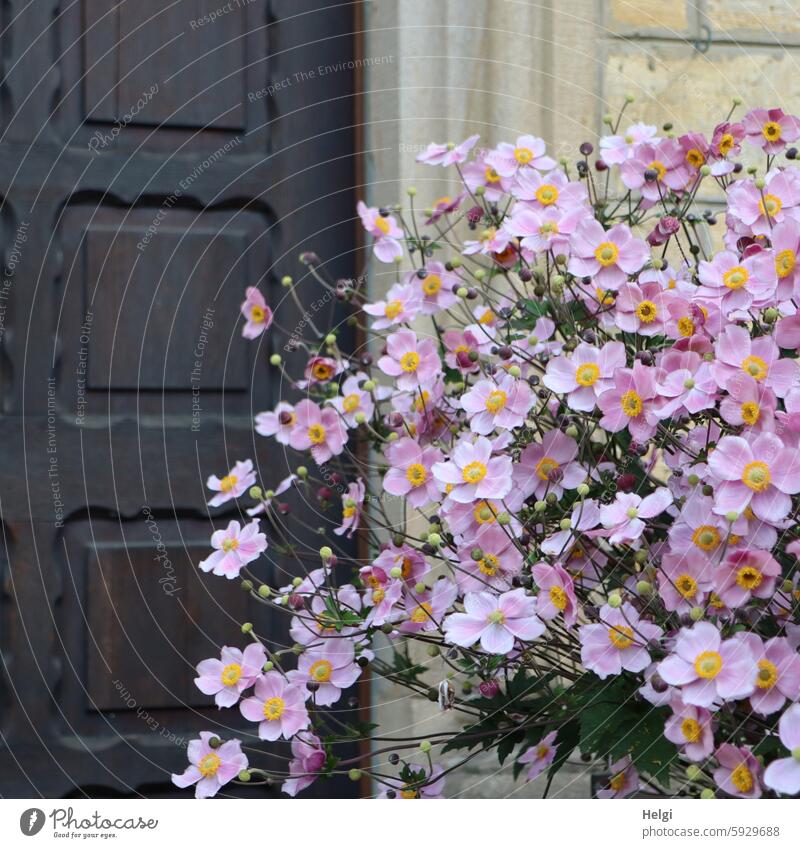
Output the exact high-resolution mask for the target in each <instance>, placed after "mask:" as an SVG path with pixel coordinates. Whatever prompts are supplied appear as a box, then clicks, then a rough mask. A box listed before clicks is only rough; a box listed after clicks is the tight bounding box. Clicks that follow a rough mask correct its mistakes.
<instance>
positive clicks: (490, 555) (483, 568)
mask: <svg viewBox="0 0 800 848" xmlns="http://www.w3.org/2000/svg"><path fill="white" fill-rule="evenodd" d="M473 553H475V554H478V553H479V554H480V556H477V557H476V556H473ZM458 556H459V560H460V563H461V567H460V570H459V571H458V572H457V573H456V579H457V581H458V585H459V587H460V588H461V590H462V591H463V592H480V591H484V590H485V589H486V588H487V586H488V587H490V588H492V589H496V590H497V591H499V592H503V591H505V590H507V589H510V588H511V580H512V578H513V577H515V576H517V575H518V574H520V572H521V571H522V554H521V553H520V552H519V550H518V549H517V547H516V545H515V544H514V540H513V538H511V537H510V536H509V534H508V533H506V531H505V530H504V529H503V528H502V527H500V526H499V525H497V524H484V525H483V526H482V527H481V528H480V529H479V530H478V532H477V533H476V534H475V535H474V536H473V537H471V538H470V539H469V540H467V541H465V542H464V544H463V545H461V546H460V547H459V549H458Z"/></svg>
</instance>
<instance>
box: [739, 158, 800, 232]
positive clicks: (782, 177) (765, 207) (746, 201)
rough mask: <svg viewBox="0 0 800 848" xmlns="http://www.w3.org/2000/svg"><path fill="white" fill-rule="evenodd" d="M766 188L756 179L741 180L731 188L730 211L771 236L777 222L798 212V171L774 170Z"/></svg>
mask: <svg viewBox="0 0 800 848" xmlns="http://www.w3.org/2000/svg"><path fill="white" fill-rule="evenodd" d="M764 182H765V185H764V187H763V188H756V185H755V182H754V181H753V180H737V181H736V182H735V183H733V185H731V187H730V188H729V189H728V210H729V214H730V215H733V216H734V217H736V218H738V219H739V220H740V221H741V222H742V223H743V224H744V225H745V226H746V227H749V228H750V231H751V232H752V233H753V234H754V235H757V236H770V237H771V235H772V229H773V227H774V226H775V224H780V223H781V222H782V221H785V220H787V215H792V213H793V211H794V212H795V214H796V210H795V209H794V208H795V207H797V205H798V203H800V180H798V177H797V174H796V173H795V172H794V171H780V170H777V169H774V170H772V171H770V172H769V173H768V174H767V176H766V177H765V179H764Z"/></svg>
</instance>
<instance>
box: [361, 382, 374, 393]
mask: <svg viewBox="0 0 800 848" xmlns="http://www.w3.org/2000/svg"><path fill="white" fill-rule="evenodd" d="M361 388H362V389H364V391H365V392H374V391H375V381H374V380H365V381H364V385H363V386H362V387H361Z"/></svg>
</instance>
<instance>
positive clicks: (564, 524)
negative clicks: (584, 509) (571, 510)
mask: <svg viewBox="0 0 800 848" xmlns="http://www.w3.org/2000/svg"><path fill="white" fill-rule="evenodd" d="M558 526H559V527H560V528H561V529H562V530H569V529H570V528H571V527H572V520H571V519H569V518H562V519H561V521H559V522H558Z"/></svg>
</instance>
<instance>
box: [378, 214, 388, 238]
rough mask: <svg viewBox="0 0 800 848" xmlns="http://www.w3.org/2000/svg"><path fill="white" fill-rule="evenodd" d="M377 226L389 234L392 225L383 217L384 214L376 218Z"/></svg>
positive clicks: (385, 233)
mask: <svg viewBox="0 0 800 848" xmlns="http://www.w3.org/2000/svg"><path fill="white" fill-rule="evenodd" d="M375 226H376V227H377V228H378V229H379V230H380V231H381V232H382V233H383V234H384V235H388V233H389V230H391V228H392V225H391V224H390V223H389V222H388V221H387V220H386V218H384V217H383V215H378V217H377V218H376V219H375Z"/></svg>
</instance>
